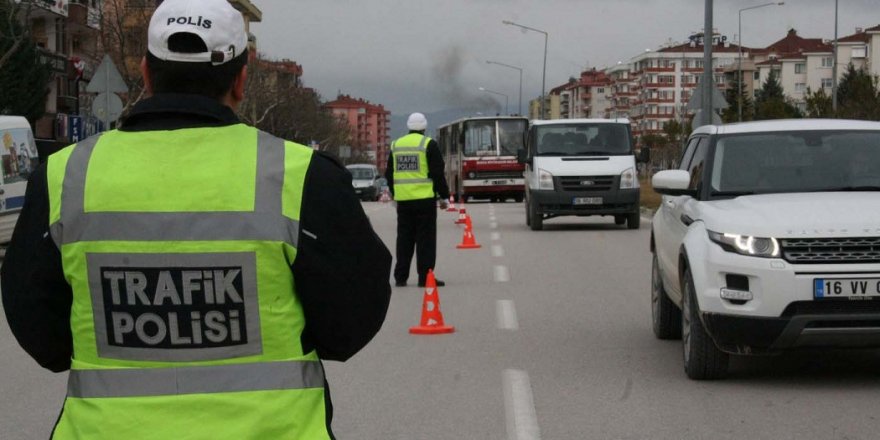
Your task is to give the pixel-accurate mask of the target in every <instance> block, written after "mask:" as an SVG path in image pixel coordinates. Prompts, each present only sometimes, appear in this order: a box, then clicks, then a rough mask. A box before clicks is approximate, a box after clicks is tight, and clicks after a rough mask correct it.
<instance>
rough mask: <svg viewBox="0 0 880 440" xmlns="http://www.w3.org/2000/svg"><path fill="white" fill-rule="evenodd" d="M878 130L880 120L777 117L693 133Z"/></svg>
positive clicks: (699, 130) (718, 126)
mask: <svg viewBox="0 0 880 440" xmlns="http://www.w3.org/2000/svg"><path fill="white" fill-rule="evenodd" d="M815 130H878V131H880V122H871V121H855V120H847V119H775V120H771V121H757V122H741V123H735V124H725V125H704V126H702V127H699V128H697V129H696V130H694V133H693V134H742V133H766V132H779V131H815Z"/></svg>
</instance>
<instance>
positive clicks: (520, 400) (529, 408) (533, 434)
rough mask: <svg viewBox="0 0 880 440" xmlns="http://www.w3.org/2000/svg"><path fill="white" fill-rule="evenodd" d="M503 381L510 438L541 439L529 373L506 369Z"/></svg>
mask: <svg viewBox="0 0 880 440" xmlns="http://www.w3.org/2000/svg"><path fill="white" fill-rule="evenodd" d="M503 382H504V407H505V409H506V412H507V438H508V440H540V439H541V430H540V428H538V416H537V415H536V414H535V402H534V399H533V397H532V385H531V384H530V383H529V375H528V374H527V373H526V372H525V371H520V370H504V375H503Z"/></svg>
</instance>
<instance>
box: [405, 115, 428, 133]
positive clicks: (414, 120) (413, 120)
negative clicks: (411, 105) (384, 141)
mask: <svg viewBox="0 0 880 440" xmlns="http://www.w3.org/2000/svg"><path fill="white" fill-rule="evenodd" d="M406 128H408V129H410V130H414V131H423V130H425V129H427V128H428V119H427V118H425V115H423V114H421V113H413V114H411V115H409V119H407V120H406Z"/></svg>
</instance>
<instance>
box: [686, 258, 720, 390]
mask: <svg viewBox="0 0 880 440" xmlns="http://www.w3.org/2000/svg"><path fill="white" fill-rule="evenodd" d="M681 305H682V307H681V341H682V347H683V348H684V372H685V373H686V374H687V376H688V377H689V378H691V379H694V380H711V379H723V378H724V377H725V376H727V364H728V362H729V356H728V355H727V353H724V352H723V351H721V350H719V349H718V347H717V346H715V342H714V341H712V338H711V337H710V336H709V334H708V333H707V332H706V328H705V327H703V322H702V321H701V320H700V309H699V304H697V294H696V292H695V290H694V281H693V277H691V272H690V270H689V269H687V270H685V273H684V280H683V282H682V300H681Z"/></svg>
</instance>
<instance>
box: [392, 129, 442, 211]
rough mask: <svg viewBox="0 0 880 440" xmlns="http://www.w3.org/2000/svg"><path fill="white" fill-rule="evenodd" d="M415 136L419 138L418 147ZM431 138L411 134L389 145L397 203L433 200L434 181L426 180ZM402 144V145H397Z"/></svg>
mask: <svg viewBox="0 0 880 440" xmlns="http://www.w3.org/2000/svg"><path fill="white" fill-rule="evenodd" d="M415 136H419V137H421V139H420V140H419V143H418V145H412V143H414V141H415V139H414V137H415ZM430 140H431V138H429V137H427V136H424V135H420V134H416V133H411V134H408V135H406V136H404V137H402V138H400V139H398V140H396V141H394V143H393V144H392V145H391V154H392V156H393V157H394V199H395V200H398V201H407V200H421V199H433V198H434V181H433V180H431V179H430V178H428V156H427V144H428V142H429V141H430ZM400 143H403V144H404V145H402V146H401V145H399V144H400Z"/></svg>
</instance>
